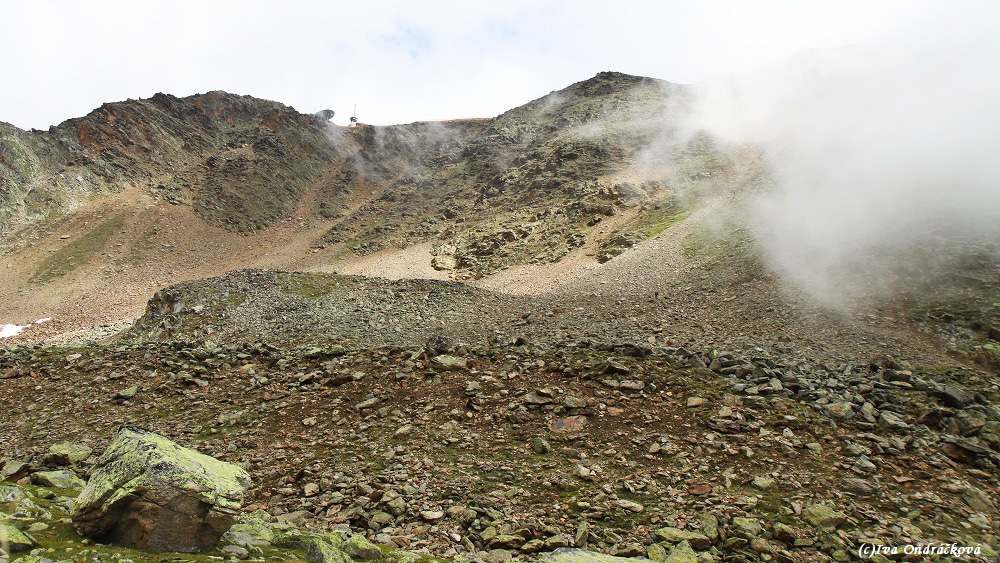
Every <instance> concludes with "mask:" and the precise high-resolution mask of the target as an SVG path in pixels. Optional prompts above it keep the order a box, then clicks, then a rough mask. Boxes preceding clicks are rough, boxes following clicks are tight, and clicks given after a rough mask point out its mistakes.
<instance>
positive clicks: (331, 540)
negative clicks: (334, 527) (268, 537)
mask: <svg viewBox="0 0 1000 563" xmlns="http://www.w3.org/2000/svg"><path fill="white" fill-rule="evenodd" d="M275 545H278V546H280V547H287V548H290V549H301V550H303V551H305V552H306V561H312V562H314V563H351V562H352V559H351V558H350V556H348V555H347V554H346V553H344V551H343V550H342V548H343V547H344V538H343V537H341V536H340V534H337V533H332V534H324V535H316V534H290V535H286V536H282V537H279V538H278V539H277V540H275Z"/></svg>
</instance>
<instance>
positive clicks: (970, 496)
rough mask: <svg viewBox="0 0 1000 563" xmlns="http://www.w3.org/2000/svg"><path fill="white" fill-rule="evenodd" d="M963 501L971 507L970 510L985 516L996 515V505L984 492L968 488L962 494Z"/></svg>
mask: <svg viewBox="0 0 1000 563" xmlns="http://www.w3.org/2000/svg"><path fill="white" fill-rule="evenodd" d="M962 500H964V501H965V504H967V505H969V507H970V508H972V509H973V510H976V511H978V512H982V513H984V514H996V513H997V507H996V504H995V503H994V502H993V501H992V500H991V499H990V496H989V495H987V494H986V493H984V492H983V491H981V490H979V489H977V488H975V487H967V488H966V489H965V491H963V494H962Z"/></svg>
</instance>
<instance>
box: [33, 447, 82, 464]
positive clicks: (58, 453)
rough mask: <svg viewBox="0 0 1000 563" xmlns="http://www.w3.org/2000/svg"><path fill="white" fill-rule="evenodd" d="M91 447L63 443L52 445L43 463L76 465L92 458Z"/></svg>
mask: <svg viewBox="0 0 1000 563" xmlns="http://www.w3.org/2000/svg"><path fill="white" fill-rule="evenodd" d="M93 451H94V450H92V449H91V448H90V447H89V446H86V445H83V444H71V443H69V442H62V443H59V444H52V445H51V446H50V447H49V451H47V452H45V455H44V456H42V461H44V462H45V463H47V464H51V465H74V464H77V463H80V462H81V461H83V460H85V459H87V458H88V457H90V454H91V453H93Z"/></svg>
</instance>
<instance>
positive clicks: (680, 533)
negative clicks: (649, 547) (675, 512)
mask: <svg viewBox="0 0 1000 563" xmlns="http://www.w3.org/2000/svg"><path fill="white" fill-rule="evenodd" d="M653 533H654V534H655V535H656V537H657V538H659V539H660V540H662V541H665V542H668V543H671V544H677V543H680V542H682V541H687V542H688V543H689V544H690V545H691V547H693V548H695V549H708V548H710V547H712V540H710V539H709V538H708V536H706V535H705V534H703V533H701V532H695V531H691V530H681V529H678V528H672V527H669V526H668V527H666V528H660V529H658V530H656V531H655V532H653Z"/></svg>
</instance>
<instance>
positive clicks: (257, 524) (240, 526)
mask: <svg viewBox="0 0 1000 563" xmlns="http://www.w3.org/2000/svg"><path fill="white" fill-rule="evenodd" d="M275 527H276V523H275V522H274V518H273V517H272V516H271V515H270V514H269V513H268V512H266V511H264V510H255V511H253V512H251V513H249V514H244V515H242V516H240V518H239V519H238V520H237V521H236V523H235V524H233V525H232V527H231V528H229V531H227V532H226V533H225V535H223V536H222V539H224V540H226V541H229V542H232V543H233V544H235V545H238V546H242V547H246V546H248V545H271V542H273V541H274V538H275V537H276V536H277V531H276V530H275Z"/></svg>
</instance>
